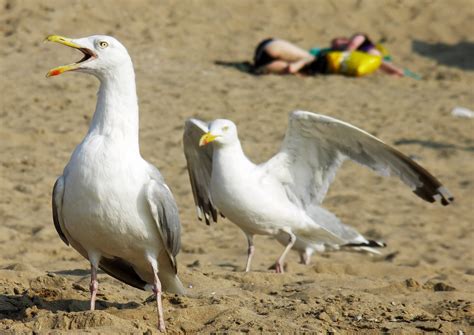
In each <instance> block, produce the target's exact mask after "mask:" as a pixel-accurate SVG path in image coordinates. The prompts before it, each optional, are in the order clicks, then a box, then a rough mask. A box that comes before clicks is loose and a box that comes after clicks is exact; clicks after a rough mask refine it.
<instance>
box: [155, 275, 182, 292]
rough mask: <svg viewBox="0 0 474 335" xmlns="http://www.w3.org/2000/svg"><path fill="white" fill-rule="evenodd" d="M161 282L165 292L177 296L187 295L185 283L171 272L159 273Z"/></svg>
mask: <svg viewBox="0 0 474 335" xmlns="http://www.w3.org/2000/svg"><path fill="white" fill-rule="evenodd" d="M158 276H159V277H160V282H161V285H162V287H163V291H165V292H168V293H175V294H185V293H186V290H185V289H184V286H183V283H181V280H180V279H179V277H178V275H177V274H175V273H170V272H162V273H161V272H159V273H158Z"/></svg>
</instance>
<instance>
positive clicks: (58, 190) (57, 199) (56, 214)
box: [51, 176, 69, 245]
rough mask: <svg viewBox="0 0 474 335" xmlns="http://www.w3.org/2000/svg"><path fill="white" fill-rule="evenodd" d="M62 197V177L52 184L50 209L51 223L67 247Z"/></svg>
mask: <svg viewBox="0 0 474 335" xmlns="http://www.w3.org/2000/svg"><path fill="white" fill-rule="evenodd" d="M63 195H64V177H63V176H61V177H59V178H58V179H57V180H56V182H55V183H54V187H53V196H52V201H51V202H52V207H53V222H54V227H55V228H56V231H57V232H58V235H59V237H60V238H61V240H63V242H64V243H66V245H69V241H68V238H67V237H66V233H65V231H66V229H65V228H64V222H63V217H62V207H63Z"/></svg>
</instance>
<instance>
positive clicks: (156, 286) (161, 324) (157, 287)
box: [152, 263, 166, 333]
mask: <svg viewBox="0 0 474 335" xmlns="http://www.w3.org/2000/svg"><path fill="white" fill-rule="evenodd" d="M152 267H153V274H154V275H155V278H154V281H153V293H155V297H156V306H157V309H158V330H159V331H160V332H162V333H164V332H165V331H166V327H165V318H164V317H163V305H162V302H161V293H162V291H161V282H160V279H159V278H158V269H157V268H156V263H155V264H152Z"/></svg>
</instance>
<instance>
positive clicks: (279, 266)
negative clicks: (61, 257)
mask: <svg viewBox="0 0 474 335" xmlns="http://www.w3.org/2000/svg"><path fill="white" fill-rule="evenodd" d="M286 233H287V234H288V235H289V236H290V240H289V241H288V244H287V245H286V247H285V250H283V253H282V254H281V256H280V258H278V260H277V261H276V263H275V271H276V273H283V261H284V260H285V257H286V254H287V253H288V251H290V250H291V248H292V247H293V244H295V241H296V236H295V235H294V234H293V233H292V232H286Z"/></svg>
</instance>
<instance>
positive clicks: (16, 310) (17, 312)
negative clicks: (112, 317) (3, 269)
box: [0, 289, 140, 320]
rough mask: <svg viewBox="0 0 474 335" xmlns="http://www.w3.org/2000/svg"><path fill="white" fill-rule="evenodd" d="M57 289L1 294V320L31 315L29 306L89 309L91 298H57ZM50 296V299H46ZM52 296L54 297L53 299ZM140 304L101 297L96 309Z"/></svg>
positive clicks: (75, 310)
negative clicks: (109, 300) (116, 301)
mask: <svg viewBox="0 0 474 335" xmlns="http://www.w3.org/2000/svg"><path fill="white" fill-rule="evenodd" d="M56 294H57V292H56V290H47V289H46V290H44V291H42V292H35V293H34V295H32V293H31V292H28V291H25V292H23V293H21V294H18V295H6V294H0V320H4V319H10V320H23V319H26V318H28V317H29V316H28V315H27V314H28V313H26V310H27V309H28V308H29V307H33V306H36V307H37V308H38V309H43V310H48V311H51V312H58V311H63V312H83V311H88V310H89V300H77V299H56V300H54V296H55V295H56ZM46 298H48V300H46ZM51 298H52V299H51ZM139 306H140V304H138V303H136V302H128V303H126V304H120V303H114V302H108V301H104V300H101V299H97V301H96V309H97V310H104V309H108V308H110V307H115V308H117V309H134V308H137V307H139Z"/></svg>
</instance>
